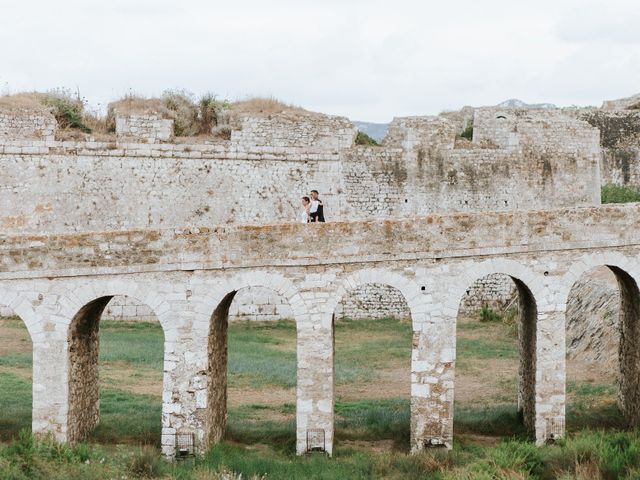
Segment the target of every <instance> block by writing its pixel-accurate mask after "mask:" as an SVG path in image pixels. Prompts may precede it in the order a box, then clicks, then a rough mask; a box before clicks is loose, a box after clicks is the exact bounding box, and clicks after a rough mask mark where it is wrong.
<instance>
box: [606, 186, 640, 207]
mask: <svg viewBox="0 0 640 480" xmlns="http://www.w3.org/2000/svg"><path fill="white" fill-rule="evenodd" d="M600 198H601V199H602V203H632V202H640V190H638V189H637V188H634V187H627V186H624V185H614V184H612V183H610V184H608V185H605V186H603V187H602V189H601V193H600Z"/></svg>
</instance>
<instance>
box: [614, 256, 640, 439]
mask: <svg viewBox="0 0 640 480" xmlns="http://www.w3.org/2000/svg"><path fill="white" fill-rule="evenodd" d="M611 269H612V270H613V272H614V273H615V275H616V278H617V280H618V286H619V288H620V321H619V325H620V347H619V360H620V389H619V401H620V406H621V409H622V413H623V414H624V416H625V419H626V420H627V422H628V424H629V426H630V427H631V428H638V427H640V294H639V292H638V285H637V284H636V282H635V280H634V279H633V278H632V277H631V276H630V275H629V274H628V273H626V272H624V271H622V270H621V269H619V268H616V267H611Z"/></svg>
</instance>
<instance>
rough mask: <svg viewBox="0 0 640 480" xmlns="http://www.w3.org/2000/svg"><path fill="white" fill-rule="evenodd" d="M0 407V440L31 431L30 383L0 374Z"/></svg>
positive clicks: (10, 374)
mask: <svg viewBox="0 0 640 480" xmlns="http://www.w3.org/2000/svg"><path fill="white" fill-rule="evenodd" d="M0 405H2V409H1V410H0V440H2V441H6V440H9V439H11V438H13V437H15V436H16V435H17V433H18V432H19V431H20V430H21V429H25V428H26V429H31V382H29V381H27V380H25V379H23V378H21V377H19V376H18V375H16V374H15V373H10V372H0ZM0 478H1V477H0Z"/></svg>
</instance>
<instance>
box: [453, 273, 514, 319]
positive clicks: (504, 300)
mask: <svg viewBox="0 0 640 480" xmlns="http://www.w3.org/2000/svg"><path fill="white" fill-rule="evenodd" d="M517 293H518V291H517V288H516V285H515V283H514V282H513V280H512V279H511V277H509V276H508V275H503V274H500V273H496V274H491V275H487V276H486V277H483V278H479V279H477V280H476V281H475V282H473V284H472V285H470V286H469V288H468V289H467V290H466V292H465V296H464V297H463V299H462V301H461V302H460V310H459V312H460V314H462V315H476V314H477V313H478V312H479V311H480V310H481V309H482V307H483V306H484V305H486V306H488V307H489V308H491V309H492V310H495V311H497V312H502V311H503V310H504V309H505V308H507V307H508V306H509V305H512V304H514V303H513V302H514V301H515V300H516V295H517Z"/></svg>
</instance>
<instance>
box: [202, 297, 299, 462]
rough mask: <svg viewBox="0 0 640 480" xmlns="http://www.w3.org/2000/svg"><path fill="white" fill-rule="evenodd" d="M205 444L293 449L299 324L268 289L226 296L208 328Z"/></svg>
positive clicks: (282, 298) (287, 305) (280, 299)
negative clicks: (227, 443) (265, 445)
mask: <svg viewBox="0 0 640 480" xmlns="http://www.w3.org/2000/svg"><path fill="white" fill-rule="evenodd" d="M208 358H209V361H208V377H209V383H208V409H207V416H206V419H205V444H208V445H210V444H213V443H217V442H219V441H221V440H223V439H227V440H230V441H233V442H238V443H243V444H267V445H269V446H270V447H275V448H283V449H285V450H293V449H294V446H295V437H296V432H295V413H296V412H295V404H296V366H297V359H296V323H295V320H294V319H293V312H292V310H291V308H290V306H289V303H288V301H287V299H286V298H284V297H283V296H282V295H280V294H278V293H277V292H275V291H273V290H271V289H269V288H266V287H245V288H241V289H239V290H234V291H232V292H230V293H228V294H227V295H226V296H225V297H224V298H223V299H222V300H221V301H220V303H219V304H218V306H217V307H216V309H215V311H214V312H213V315H212V316H211V323H210V327H209V338H208Z"/></svg>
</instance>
